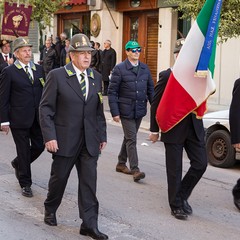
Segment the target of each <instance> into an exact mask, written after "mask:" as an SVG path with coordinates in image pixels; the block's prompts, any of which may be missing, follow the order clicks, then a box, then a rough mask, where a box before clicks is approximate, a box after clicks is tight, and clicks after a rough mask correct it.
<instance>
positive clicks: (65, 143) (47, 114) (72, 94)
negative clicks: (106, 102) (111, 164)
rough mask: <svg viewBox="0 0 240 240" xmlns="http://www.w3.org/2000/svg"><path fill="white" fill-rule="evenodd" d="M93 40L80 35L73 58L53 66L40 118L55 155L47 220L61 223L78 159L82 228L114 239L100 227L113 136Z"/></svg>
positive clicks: (97, 236)
mask: <svg viewBox="0 0 240 240" xmlns="http://www.w3.org/2000/svg"><path fill="white" fill-rule="evenodd" d="M90 46H91V45H90V42H89V39H88V38H87V36H86V35H84V34H76V35H74V36H73V37H72V40H71V45H70V47H69V53H70V57H71V62H70V63H69V64H67V65H65V66H64V67H61V68H58V69H54V70H52V71H51V72H50V73H49V74H48V76H47V81H46V85H45V87H44V91H43V95H42V100H41V103H40V108H39V111H40V124H41V129H42V132H43V138H44V142H45V146H46V148H47V150H48V151H49V152H51V153H52V157H53V162H52V168H51V177H50V180H49V189H48V195H47V199H46V200H45V202H44V206H45V217H44V221H45V223H46V224H48V225H51V226H56V225H57V220H56V211H57V209H58V207H59V205H60V204H61V201H62V197H63V194H64V191H65V187H66V185H67V181H68V177H69V175H70V172H71V170H72V168H73V167H74V165H75V166H76V169H77V172H78V181H79V188H78V206H79V215H80V218H81V219H82V224H81V228H80V234H82V235H86V236H90V237H92V238H93V239H108V236H107V235H105V234H103V233H101V232H100V231H99V230H98V209H99V203H98V200H97V197H96V187H97V185H96V182H97V161H98V157H99V152H100V151H101V150H103V148H104V147H105V145H106V141H107V137H106V121H105V117H104V112H103V100H102V93H101V75H100V74H99V73H98V72H97V71H95V70H93V69H90V68H89V66H90V62H91V51H92V50H93V49H92V48H91V47H90Z"/></svg>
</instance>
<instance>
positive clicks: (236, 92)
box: [229, 78, 240, 210]
mask: <svg viewBox="0 0 240 240" xmlns="http://www.w3.org/2000/svg"><path fill="white" fill-rule="evenodd" d="M239 110H240V78H239V79H237V80H236V81H235V83H234V87H233V91H232V102H231V104H230V111H229V124H230V132H231V142H232V145H233V147H234V148H235V149H236V150H237V151H240V111H239ZM232 194H233V202H234V204H235V206H236V207H237V208H238V210H240V178H239V179H238V180H237V183H236V185H235V186H234V187H233V190H232Z"/></svg>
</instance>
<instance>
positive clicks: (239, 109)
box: [229, 78, 240, 144]
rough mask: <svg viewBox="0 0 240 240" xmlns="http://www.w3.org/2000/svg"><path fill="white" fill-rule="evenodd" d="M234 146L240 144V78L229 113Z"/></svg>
mask: <svg viewBox="0 0 240 240" xmlns="http://www.w3.org/2000/svg"><path fill="white" fill-rule="evenodd" d="M229 123H230V131H231V141H232V144H236V143H240V78H239V79H237V80H236V81H235V83H234V87H233V91H232V102H231V105H230V111H229Z"/></svg>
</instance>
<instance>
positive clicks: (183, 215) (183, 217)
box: [171, 208, 188, 220]
mask: <svg viewBox="0 0 240 240" xmlns="http://www.w3.org/2000/svg"><path fill="white" fill-rule="evenodd" d="M171 213H172V215H173V216H174V217H175V218H177V219H181V220H186V219H187V218H188V215H187V214H186V213H185V212H184V211H183V209H181V208H179V209H173V210H172V212H171Z"/></svg>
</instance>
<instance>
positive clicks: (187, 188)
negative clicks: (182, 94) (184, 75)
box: [150, 39, 207, 219]
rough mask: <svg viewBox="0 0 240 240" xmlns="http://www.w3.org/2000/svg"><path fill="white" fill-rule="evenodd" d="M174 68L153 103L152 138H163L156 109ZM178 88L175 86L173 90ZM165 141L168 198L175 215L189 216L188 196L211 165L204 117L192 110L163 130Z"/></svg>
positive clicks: (166, 73)
mask: <svg viewBox="0 0 240 240" xmlns="http://www.w3.org/2000/svg"><path fill="white" fill-rule="evenodd" d="M183 41H184V40H183V39H179V40H177V42H176V48H175V50H174V54H176V57H177V55H178V53H179V51H180V49H181V46H182V44H183ZM171 71H172V70H171V69H170V68H169V69H167V70H165V71H162V72H160V74H159V81H158V82H157V84H156V86H155V89H154V90H155V95H154V98H153V101H152V104H151V119H150V120H151V121H150V131H151V134H150V140H151V141H152V142H156V141H157V140H158V138H159V126H158V124H157V121H156V112H157V108H158V105H159V103H160V100H161V98H162V95H163V92H164V90H165V87H166V85H167V82H168V79H169V76H170V74H171ZM172 91H174V89H172ZM161 141H162V142H164V146H165V157H166V170H167V182H168V201H169V205H170V208H171V213H172V215H173V216H174V217H175V218H177V219H187V217H188V215H190V214H192V208H191V206H190V205H189V203H188V198H189V196H190V194H191V192H192V190H193V189H194V187H195V186H196V184H197V183H198V181H199V180H200V179H201V177H202V175H203V173H204V172H205V170H206V168H207V155H206V150H205V142H204V128H203V122H202V120H201V119H197V118H196V115H195V114H194V113H190V114H189V115H187V116H186V117H185V118H184V119H182V120H181V121H180V122H179V123H178V124H177V125H176V126H175V127H173V128H172V129H170V130H169V131H168V132H161ZM183 149H185V151H186V153H187V155H188V158H189V159H190V168H189V169H188V171H187V173H186V174H185V176H184V178H183V179H182V155H183Z"/></svg>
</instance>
